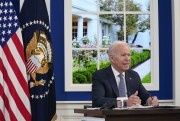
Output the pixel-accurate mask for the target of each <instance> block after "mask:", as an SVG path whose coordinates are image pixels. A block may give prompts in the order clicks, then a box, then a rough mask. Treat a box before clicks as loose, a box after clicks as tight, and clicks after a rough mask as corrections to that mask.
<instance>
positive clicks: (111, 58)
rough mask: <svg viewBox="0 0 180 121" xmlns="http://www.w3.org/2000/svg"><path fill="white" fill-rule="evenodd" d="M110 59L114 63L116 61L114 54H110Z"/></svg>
mask: <svg viewBox="0 0 180 121" xmlns="http://www.w3.org/2000/svg"><path fill="white" fill-rule="evenodd" d="M109 59H110V61H111V62H112V63H114V56H113V55H110V56H109Z"/></svg>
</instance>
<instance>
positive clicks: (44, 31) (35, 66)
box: [20, 0, 56, 121]
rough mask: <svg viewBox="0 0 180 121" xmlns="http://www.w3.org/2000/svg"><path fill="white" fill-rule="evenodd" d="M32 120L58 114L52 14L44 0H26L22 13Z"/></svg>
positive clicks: (42, 120)
mask: <svg viewBox="0 0 180 121" xmlns="http://www.w3.org/2000/svg"><path fill="white" fill-rule="evenodd" d="M20 25H21V28H22V36H23V41H24V45H25V57H26V68H27V74H28V84H29V89H30V96H31V98H30V101H31V112H32V120H33V121H51V120H52V118H53V117H54V116H55V114H56V98H55V81H54V75H53V55H52V43H51V36H50V25H49V17H48V12H47V8H46V4H45V0H25V1H24V4H23V7H22V9H21V13H20Z"/></svg>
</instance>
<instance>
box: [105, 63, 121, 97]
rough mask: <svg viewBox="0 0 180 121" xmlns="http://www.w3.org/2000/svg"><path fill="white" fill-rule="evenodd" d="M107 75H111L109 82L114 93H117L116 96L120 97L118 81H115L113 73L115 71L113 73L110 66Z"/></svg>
mask: <svg viewBox="0 0 180 121" xmlns="http://www.w3.org/2000/svg"><path fill="white" fill-rule="evenodd" d="M107 74H108V75H109V76H108V77H109V79H108V81H109V83H110V85H111V87H112V89H113V91H114V93H115V94H116V96H117V97H118V96H119V91H118V87H117V83H116V79H115V77H114V73H113V71H112V68H111V66H109V67H108V68H107Z"/></svg>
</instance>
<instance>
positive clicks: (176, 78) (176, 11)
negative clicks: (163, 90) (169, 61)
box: [172, 0, 180, 106]
mask: <svg viewBox="0 0 180 121" xmlns="http://www.w3.org/2000/svg"><path fill="white" fill-rule="evenodd" d="M172 12H173V13H172V22H173V23H172V27H173V29H172V30H173V31H172V35H173V47H172V49H173V97H174V104H175V105H177V106H180V94H179V92H180V73H179V71H180V70H179V69H180V54H179V53H180V0H172Z"/></svg>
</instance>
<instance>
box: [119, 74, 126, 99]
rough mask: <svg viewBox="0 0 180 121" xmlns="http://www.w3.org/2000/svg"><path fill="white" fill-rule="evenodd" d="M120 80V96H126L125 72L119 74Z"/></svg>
mask: <svg viewBox="0 0 180 121" xmlns="http://www.w3.org/2000/svg"><path fill="white" fill-rule="evenodd" d="M119 78H120V82H119V97H126V93H125V80H124V78H123V74H122V73H121V74H119Z"/></svg>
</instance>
